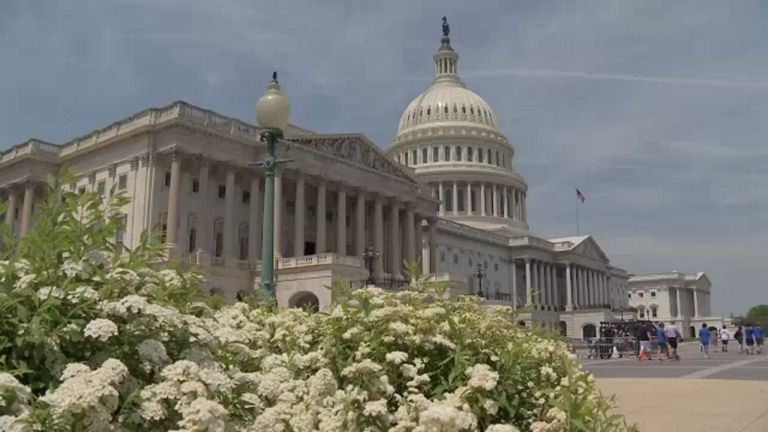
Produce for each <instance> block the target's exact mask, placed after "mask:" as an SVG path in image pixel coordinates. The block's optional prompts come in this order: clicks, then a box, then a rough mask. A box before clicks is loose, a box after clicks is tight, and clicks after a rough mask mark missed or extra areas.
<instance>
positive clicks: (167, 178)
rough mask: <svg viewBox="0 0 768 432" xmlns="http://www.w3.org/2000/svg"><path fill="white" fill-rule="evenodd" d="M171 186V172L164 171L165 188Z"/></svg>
mask: <svg viewBox="0 0 768 432" xmlns="http://www.w3.org/2000/svg"><path fill="white" fill-rule="evenodd" d="M169 186H171V172H170V171H166V172H165V187H169Z"/></svg>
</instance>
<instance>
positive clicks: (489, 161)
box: [487, 149, 493, 165]
mask: <svg viewBox="0 0 768 432" xmlns="http://www.w3.org/2000/svg"><path fill="white" fill-rule="evenodd" d="M487 160H488V164H489V165H490V164H492V163H493V159H491V149H488V159H487Z"/></svg>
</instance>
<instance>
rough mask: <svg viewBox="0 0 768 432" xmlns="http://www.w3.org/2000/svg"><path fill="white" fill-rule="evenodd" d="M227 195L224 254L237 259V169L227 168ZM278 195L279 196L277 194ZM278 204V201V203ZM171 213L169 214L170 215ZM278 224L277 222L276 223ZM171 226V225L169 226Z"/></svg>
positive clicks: (225, 203) (225, 197) (225, 202)
mask: <svg viewBox="0 0 768 432" xmlns="http://www.w3.org/2000/svg"><path fill="white" fill-rule="evenodd" d="M225 185H226V186H225V188H226V190H225V195H224V239H223V240H224V241H223V245H222V246H223V248H222V250H223V253H222V255H223V256H225V257H236V256H237V254H236V253H235V249H234V246H235V242H234V240H233V239H234V237H235V232H236V231H237V227H236V226H235V167H233V166H228V167H227V177H226V183H225ZM275 195H277V194H275ZM276 202H277V201H276ZM170 213H171V212H168V214H169V215H170ZM275 224H277V221H275ZM169 226H170V225H169Z"/></svg>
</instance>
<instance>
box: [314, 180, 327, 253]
mask: <svg viewBox="0 0 768 432" xmlns="http://www.w3.org/2000/svg"><path fill="white" fill-rule="evenodd" d="M326 189H327V185H326V183H325V180H323V179H320V182H319V183H318V184H317V206H315V210H316V212H315V253H317V254H321V253H325V252H327V250H326V242H325V240H326V234H327V230H326V228H327V227H326V224H325V213H326V210H325V199H326V195H327V194H326Z"/></svg>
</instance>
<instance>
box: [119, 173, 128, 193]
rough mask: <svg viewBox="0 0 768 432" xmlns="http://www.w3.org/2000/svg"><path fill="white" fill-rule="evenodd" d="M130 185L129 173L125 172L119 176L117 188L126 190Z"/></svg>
mask: <svg viewBox="0 0 768 432" xmlns="http://www.w3.org/2000/svg"><path fill="white" fill-rule="evenodd" d="M127 187H128V174H123V175H121V176H120V177H118V178H117V188H118V189H120V190H125V189H126V188H127Z"/></svg>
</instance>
